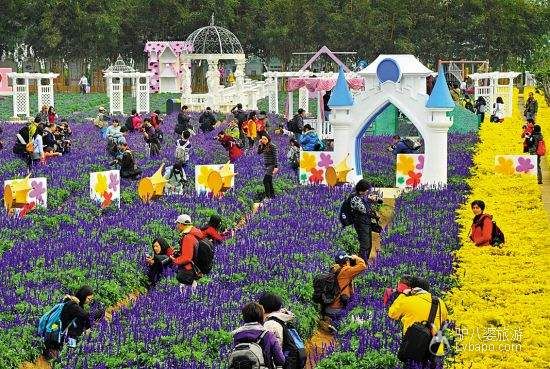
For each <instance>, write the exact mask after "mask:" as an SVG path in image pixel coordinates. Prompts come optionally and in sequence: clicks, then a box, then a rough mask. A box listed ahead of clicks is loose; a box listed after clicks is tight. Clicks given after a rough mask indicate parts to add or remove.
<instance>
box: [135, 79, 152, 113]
mask: <svg viewBox="0 0 550 369" xmlns="http://www.w3.org/2000/svg"><path fill="white" fill-rule="evenodd" d="M142 78H143V79H144V83H142V81H141V79H142ZM136 81H137V93H136V110H137V112H138V113H148V112H149V76H147V77H137V78H136Z"/></svg>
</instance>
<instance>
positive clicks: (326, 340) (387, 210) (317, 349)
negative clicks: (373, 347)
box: [305, 198, 395, 369]
mask: <svg viewBox="0 0 550 369" xmlns="http://www.w3.org/2000/svg"><path fill="white" fill-rule="evenodd" d="M384 205H386V206H384V207H383V208H382V211H380V214H379V215H380V225H381V226H382V227H384V228H385V227H387V226H388V225H389V224H390V223H391V221H392V219H393V216H394V209H395V198H385V199H384ZM380 250H381V242H380V234H379V233H374V232H373V233H372V249H371V253H370V257H369V265H372V264H373V263H375V262H376V257H377V255H378V252H379V251H380ZM305 346H306V347H305V348H306V355H307V362H306V369H314V368H315V366H316V365H317V363H318V362H319V361H321V359H322V358H323V357H324V356H325V355H326V353H327V352H328V350H330V349H331V348H332V347H335V346H338V341H337V340H336V337H335V336H334V335H332V334H330V333H328V332H327V331H326V330H324V329H321V328H317V329H316V330H315V331H314V332H313V335H312V336H311V337H310V338H309V339H308V340H307V341H306V344H305Z"/></svg>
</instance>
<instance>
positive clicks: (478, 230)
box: [470, 200, 493, 246]
mask: <svg viewBox="0 0 550 369" xmlns="http://www.w3.org/2000/svg"><path fill="white" fill-rule="evenodd" d="M471 207H472V212H473V213H474V220H473V222H472V228H471V229H470V240H472V242H473V243H475V245H476V246H489V245H490V244H491V237H492V234H493V216H492V215H490V214H484V213H483V211H484V210H485V203H484V202H483V201H481V200H475V201H472V204H471Z"/></svg>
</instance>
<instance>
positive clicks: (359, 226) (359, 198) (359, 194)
mask: <svg viewBox="0 0 550 369" xmlns="http://www.w3.org/2000/svg"><path fill="white" fill-rule="evenodd" d="M370 188H371V186H370V184H369V183H368V182H367V181H366V180H365V179H361V180H360V181H359V182H357V184H356V185H355V191H354V192H353V193H352V194H351V195H350V197H351V200H350V205H351V211H352V213H353V228H355V231H356V232H357V238H358V240H359V256H361V258H363V259H364V260H365V261H367V260H368V259H369V256H370V252H371V249H372V234H371V232H372V219H373V218H374V219H377V218H378V216H377V214H376V212H375V211H374V210H373V209H372V203H373V202H375V201H376V198H375V197H373V196H370V195H369V196H368V197H367V198H365V197H366V196H367V194H368V192H369V190H370Z"/></svg>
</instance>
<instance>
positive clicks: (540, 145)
mask: <svg viewBox="0 0 550 369" xmlns="http://www.w3.org/2000/svg"><path fill="white" fill-rule="evenodd" d="M536 154H537V155H538V156H544V155H546V145H545V144H544V140H543V139H542V138H541V139H540V140H539V142H538V143H537V151H536Z"/></svg>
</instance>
